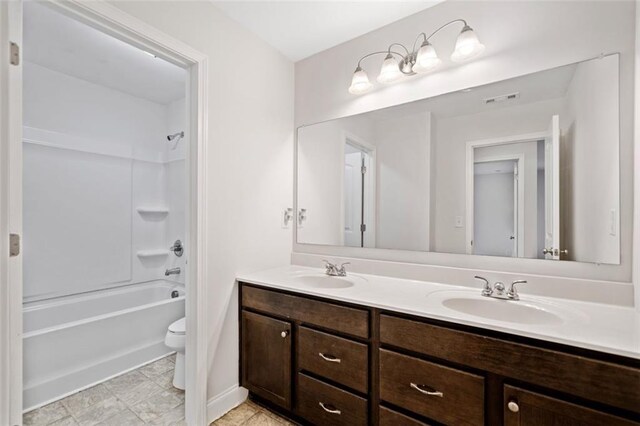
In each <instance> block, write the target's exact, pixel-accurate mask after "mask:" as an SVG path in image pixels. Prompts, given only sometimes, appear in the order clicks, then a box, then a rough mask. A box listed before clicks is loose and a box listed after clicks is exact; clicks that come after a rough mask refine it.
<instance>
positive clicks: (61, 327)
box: [22, 296, 186, 340]
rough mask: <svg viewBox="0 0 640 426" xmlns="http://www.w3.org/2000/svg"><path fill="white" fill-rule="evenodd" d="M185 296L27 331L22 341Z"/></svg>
mask: <svg viewBox="0 0 640 426" xmlns="http://www.w3.org/2000/svg"><path fill="white" fill-rule="evenodd" d="M185 299H186V296H180V297H174V298H170V299H166V300H161V301H159V302H153V303H148V304H146V305H139V306H134V307H133V308H127V309H121V310H119V311H113V312H109V313H107V314H101V315H96V316H93V317H89V318H85V319H81V320H77V321H69V322H65V323H64V324H60V325H55V326H52V327H45V328H41V329H38V330H34V331H29V332H27V333H23V334H22V339H23V340H25V339H30V338H32V337H36V336H42V335H43V334H48V333H53V332H56V331H59V330H64V329H67V328H72V327H78V326H81V325H84V324H90V323H93V322H98V321H104V320H107V319H109V318H113V317H115V316H119V315H125V314H129V313H131V312H137V311H142V310H145V309H151V308H155V307H157V306H162V305H166V304H168V303H177V302H180V301H185Z"/></svg>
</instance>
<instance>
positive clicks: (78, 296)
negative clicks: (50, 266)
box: [22, 279, 185, 313]
mask: <svg viewBox="0 0 640 426" xmlns="http://www.w3.org/2000/svg"><path fill="white" fill-rule="evenodd" d="M157 285H166V286H167V287H173V288H178V289H180V290H182V292H183V293H184V291H185V285H184V284H182V283H178V282H175V281H168V280H163V279H156V280H148V281H141V282H138V283H127V284H121V285H118V286H114V287H106V288H101V289H93V290H88V291H85V292H81V293H75V294H68V295H64V296H56V297H52V298H49V299H40V300H30V301H25V302H23V309H22V311H23V313H24V312H33V311H39V310H41V309H46V308H50V307H54V306H63V305H68V304H72V303H77V302H78V301H79V300H92V299H97V298H100V297H104V293H108V294H112V295H116V294H122V293H128V292H130V291H131V290H134V289H142V288H148V287H154V286H157ZM25 305H26V306H25ZM30 305H33V306H30Z"/></svg>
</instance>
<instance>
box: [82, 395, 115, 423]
mask: <svg viewBox="0 0 640 426" xmlns="http://www.w3.org/2000/svg"><path fill="white" fill-rule="evenodd" d="M126 409H127V406H126V405H125V403H124V402H122V401H120V400H119V399H118V398H116V397H115V396H112V397H110V398H107V399H104V400H102V401H100V402H98V403H96V404H94V405H92V406H91V407H89V408H86V409H85V410H83V411H80V412H78V413H75V414H74V415H73V417H75V419H76V420H77V421H78V423H80V424H81V425H82V426H93V425H96V424H98V423H100V422H103V421H105V420H107V419H109V418H110V417H113V416H115V415H116V414H119V413H120V412H121V411H124V410H126Z"/></svg>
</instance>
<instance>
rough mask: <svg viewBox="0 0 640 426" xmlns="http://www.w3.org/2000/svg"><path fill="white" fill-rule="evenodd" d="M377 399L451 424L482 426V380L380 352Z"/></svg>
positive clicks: (415, 359)
mask: <svg viewBox="0 0 640 426" xmlns="http://www.w3.org/2000/svg"><path fill="white" fill-rule="evenodd" d="M380 398H381V399H382V400H384V401H387V402H389V403H392V404H395V405H397V406H399V407H402V408H405V409H407V410H410V411H413V412H414V413H418V414H420V415H423V416H425V417H428V418H430V419H433V420H435V421H438V422H442V423H450V424H469V425H481V424H484V378H482V377H480V376H476V375H475V374H470V373H466V372H464V371H460V370H456V369H453V368H449V367H444V366H442V365H439V364H434V363H432V362H428V361H423V360H421V359H418V358H413V357H410V356H407V355H401V354H398V353H395V352H391V351H387V350H384V349H381V350H380Z"/></svg>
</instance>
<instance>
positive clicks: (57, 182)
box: [24, 62, 186, 300]
mask: <svg viewBox="0 0 640 426" xmlns="http://www.w3.org/2000/svg"><path fill="white" fill-rule="evenodd" d="M24 83H25V84H24V124H25V126H26V127H25V130H24V134H25V144H24V162H25V164H24V213H25V217H24V220H25V222H24V243H25V259H24V270H25V277H24V297H25V300H34V299H42V298H47V297H54V296H62V295H66V294H74V293H78V292H84V291H89V290H95V289H98V288H104V287H110V286H114V285H123V284H130V283H137V282H144V281H148V280H153V279H159V278H164V269H165V268H166V267H167V266H168V265H171V264H172V263H173V262H172V260H173V259H172V258H175V256H173V255H171V256H169V253H167V254H166V255H164V256H157V257H152V258H144V257H140V256H138V254H139V252H140V251H145V250H146V251H148V250H165V251H166V249H167V248H168V247H169V241H170V235H169V232H168V231H169V225H170V224H171V234H176V235H181V237H180V238H181V239H184V230H185V215H184V202H185V191H186V176H185V171H184V165H182V168H176V169H175V171H172V170H173V167H172V168H171V169H170V168H169V166H168V164H167V163H165V159H166V157H167V154H168V149H169V145H168V143H167V140H166V135H167V134H168V128H169V127H170V125H173V126H176V127H182V128H184V123H185V121H184V118H185V117H184V100H181V101H176V102H174V105H170V106H167V105H162V104H158V103H155V102H150V101H147V100H144V99H140V98H137V97H134V96H130V95H128V94H125V93H122V92H119V91H116V90H113V89H109V88H106V87H103V86H99V85H96V84H93V83H89V82H87V81H84V80H81V79H78V78H75V77H72V76H68V75H65V74H62V73H59V72H56V71H52V70H50V69H48V68H45V67H42V66H39V65H36V64H33V63H29V62H27V63H25V65H24ZM172 152H173V151H172ZM182 155H183V156H184V152H182ZM174 157H175V158H174V162H173V163H170V164H174V163H176V164H177V163H180V162H182V163H184V160H179V158H178V157H177V156H175V154H174ZM183 158H184V157H183ZM168 184H172V185H174V189H173V190H171V191H167V185H168ZM169 204H171V206H169ZM140 207H144V208H150V207H152V208H156V207H170V210H171V211H170V212H169V214H168V215H167V214H162V215H148V214H140V213H138V211H137V208H140ZM174 209H176V210H177V213H178V214H174V213H176V212H174V211H173V210H174ZM174 239H175V238H174ZM171 242H173V240H171ZM171 266H173V265H171ZM172 278H174V277H172ZM179 279H180V280H181V281H183V277H182V276H181V277H179Z"/></svg>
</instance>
